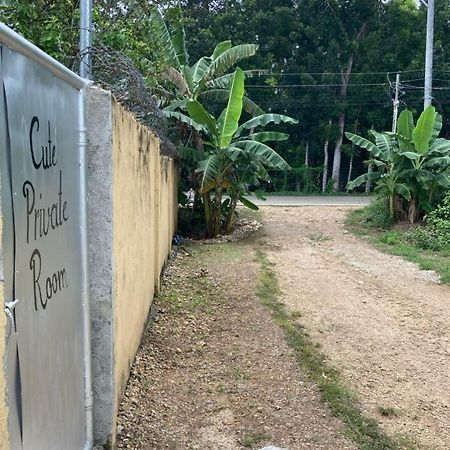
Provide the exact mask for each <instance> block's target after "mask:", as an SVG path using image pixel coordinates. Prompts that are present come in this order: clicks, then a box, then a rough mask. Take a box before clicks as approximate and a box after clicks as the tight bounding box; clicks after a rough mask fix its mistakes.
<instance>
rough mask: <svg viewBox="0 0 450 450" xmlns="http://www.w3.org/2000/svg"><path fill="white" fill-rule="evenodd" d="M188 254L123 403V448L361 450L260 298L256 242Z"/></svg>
mask: <svg viewBox="0 0 450 450" xmlns="http://www.w3.org/2000/svg"><path fill="white" fill-rule="evenodd" d="M190 251H194V257H189V256H184V257H183V258H182V259H177V260H176V261H175V263H174V264H173V265H172V266H171V267H170V268H169V270H168V271H167V273H166V276H165V280H164V283H163V294H164V295H163V298H162V299H160V300H158V301H157V306H158V309H159V313H158V316H157V321H156V322H155V323H154V324H153V325H152V326H149V327H148V328H147V330H146V332H145V335H144V338H143V341H142V346H141V348H140V350H139V353H138V355H137V357H136V361H135V364H134V365H133V368H132V375H131V378H130V381H129V383H128V387H127V390H126V393H125V398H124V400H123V402H122V405H121V407H120V412H119V417H118V430H119V435H118V442H117V447H118V448H119V449H122V448H129V449H155V450H160V449H166V448H167V449H177V450H178V449H179V450H186V449H198V450H238V449H261V448H262V447H265V446H268V445H275V446H277V447H281V448H287V449H289V450H300V449H310V450H311V449H318V450H319V449H323V450H345V449H349V450H354V449H355V447H354V445H353V444H352V443H350V442H348V441H347V440H346V439H345V438H344V437H343V435H342V424H341V423H340V422H339V420H337V419H336V418H334V417H332V416H331V414H330V412H329V411H328V409H327V408H326V406H324V404H323V403H322V402H321V400H320V394H319V392H318V389H317V387H316V386H315V385H314V384H313V383H311V382H310V381H309V380H308V379H307V378H306V377H305V375H304V374H303V373H301V371H300V370H299V369H298V366H297V364H296V362H295V358H294V356H293V354H292V352H291V350H290V348H289V347H288V345H287V344H286V342H285V340H284V337H283V332H282V330H281V329H280V328H279V327H278V325H277V324H276V323H275V322H274V320H273V319H272V317H271V313H270V311H269V309H268V308H266V307H265V306H263V305H262V303H261V301H260V300H259V299H258V298H257V297H256V295H255V290H256V284H257V278H258V271H259V266H258V263H256V262H255V251H254V244H252V243H251V242H249V241H241V242H237V243H228V244H226V245H223V244H222V245H220V244H219V245H217V244H215V245H203V246H200V247H198V248H197V249H195V248H194V250H192V248H190Z"/></svg>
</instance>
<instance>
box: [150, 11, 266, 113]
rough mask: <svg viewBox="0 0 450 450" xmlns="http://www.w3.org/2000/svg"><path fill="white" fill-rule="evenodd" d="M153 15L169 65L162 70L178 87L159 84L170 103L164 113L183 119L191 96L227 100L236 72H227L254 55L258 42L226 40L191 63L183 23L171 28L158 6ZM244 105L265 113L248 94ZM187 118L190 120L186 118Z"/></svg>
mask: <svg viewBox="0 0 450 450" xmlns="http://www.w3.org/2000/svg"><path fill="white" fill-rule="evenodd" d="M150 19H151V23H152V27H153V32H154V33H153V34H154V36H155V38H156V40H157V42H158V43H159V48H160V53H161V57H162V59H163V61H164V64H165V66H166V68H165V69H164V70H163V71H162V73H161V78H162V81H163V82H169V83H170V84H171V85H172V86H174V87H175V90H174V91H169V90H167V89H164V88H163V87H162V86H160V88H159V92H160V93H161V94H162V95H161V96H162V99H163V103H166V106H165V108H164V109H163V112H164V114H165V115H166V116H167V117H172V118H175V119H177V120H181V118H182V116H185V112H186V105H187V102H188V101H189V100H201V101H203V102H205V101H225V102H226V101H227V100H228V96H229V93H230V87H231V82H232V79H233V74H230V73H227V72H228V71H229V69H230V68H232V67H233V66H234V65H235V64H236V63H237V62H239V61H240V60H242V59H245V58H249V57H250V56H253V55H254V54H255V53H256V51H257V49H258V46H257V45H255V44H241V45H235V46H233V45H232V43H231V41H229V40H227V41H223V42H220V43H219V44H218V45H217V46H216V47H215V49H214V51H213V53H212V55H211V56H203V57H202V58H200V59H199V60H198V61H197V62H196V63H195V64H193V65H189V55H188V52H187V49H186V37H185V31H184V28H183V25H182V23H181V22H178V23H177V24H176V25H175V27H174V30H173V32H171V31H170V30H169V27H168V26H167V24H166V22H165V21H164V18H163V16H162V14H161V12H160V11H159V10H158V9H157V8H154V9H153V10H152V13H151V16H150ZM253 72H254V71H246V74H247V76H251V75H252V74H253ZM258 72H260V71H258ZM167 103H168V104H167ZM243 107H244V110H245V111H246V112H248V113H249V114H250V115H252V116H255V115H260V114H262V113H263V111H262V109H261V108H260V107H259V106H258V105H256V104H255V103H254V102H253V101H251V100H250V99H249V98H248V97H246V96H244V97H243ZM183 119H184V120H183V121H184V122H186V118H185V117H183Z"/></svg>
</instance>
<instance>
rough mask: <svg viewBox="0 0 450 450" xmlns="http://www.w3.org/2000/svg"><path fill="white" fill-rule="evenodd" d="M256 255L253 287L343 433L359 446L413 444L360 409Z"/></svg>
mask: <svg viewBox="0 0 450 450" xmlns="http://www.w3.org/2000/svg"><path fill="white" fill-rule="evenodd" d="M256 258H257V261H258V262H259V263H260V267H261V269H260V279H259V283H258V288H257V294H258V296H259V298H260V299H261V301H262V302H263V303H264V304H265V305H266V306H267V307H269V308H270V309H271V310H272V316H273V317H274V319H275V320H276V322H277V323H278V325H279V326H280V327H281V328H282V329H283V331H284V335H285V339H286V341H287V343H288V344H289V345H290V347H291V348H292V349H293V351H294V354H295V358H296V361H297V363H298V365H299V367H300V368H301V369H303V371H305V372H306V374H307V375H308V376H309V377H310V378H311V380H312V381H314V382H315V383H316V384H317V386H318V388H319V390H320V393H321V397H322V400H323V401H324V402H325V403H326V404H327V405H328V406H329V408H330V410H331V411H332V413H333V414H334V415H335V416H336V417H338V418H339V419H341V420H342V421H343V423H344V424H345V428H346V429H345V433H346V435H347V436H348V437H349V438H350V439H352V440H353V441H354V442H355V443H356V444H357V445H358V447H359V448H360V449H361V450H400V449H403V450H406V449H407V450H410V449H414V448H416V446H415V444H413V443H412V442H411V441H410V440H409V439H408V438H402V439H401V440H400V439H397V438H395V439H394V438H390V437H388V436H387V435H385V434H384V433H383V431H382V430H381V429H380V427H379V425H378V423H377V422H376V421H375V420H374V419H371V418H369V417H366V416H365V415H364V414H363V413H362V411H361V408H360V406H359V404H358V400H357V398H356V397H355V395H354V394H353V393H352V392H351V391H350V390H349V389H348V388H347V387H346V386H344V384H343V383H342V381H341V379H340V376H339V373H338V372H337V371H336V370H335V369H334V368H332V367H330V366H328V365H327V363H326V362H325V357H324V355H323V354H322V353H321V352H320V350H319V349H318V348H317V346H316V345H315V344H314V342H312V340H311V339H310V338H309V336H308V335H307V334H306V333H305V331H304V329H303V328H302V327H301V326H300V325H299V324H297V323H296V322H295V320H294V319H293V318H292V315H290V314H289V313H288V312H287V311H286V309H285V306H284V305H283V304H282V303H281V302H280V301H279V300H278V297H279V295H280V290H279V287H278V280H277V278H276V275H275V272H274V271H273V269H272V264H271V263H270V262H269V260H268V259H267V257H266V255H265V254H264V253H263V252H262V251H261V250H260V249H259V250H257V255H256Z"/></svg>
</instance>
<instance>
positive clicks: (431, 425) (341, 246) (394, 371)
mask: <svg viewBox="0 0 450 450" xmlns="http://www.w3.org/2000/svg"><path fill="white" fill-rule="evenodd" d="M348 210H349V208H348V207H339V208H337V207H304V208H280V207H276V208H275V207H264V208H263V213H264V218H265V221H266V228H265V231H266V233H267V236H266V238H265V244H266V248H267V251H268V254H269V257H270V259H271V260H272V261H273V262H274V263H275V269H276V272H277V273H278V276H279V280H280V285H281V288H282V290H283V292H284V295H283V301H284V302H285V303H286V305H288V307H289V308H290V309H291V310H293V311H300V312H301V314H302V316H301V318H300V319H299V321H300V322H301V323H302V325H304V326H305V327H306V328H307V329H308V330H309V332H310V334H311V336H312V338H313V340H316V341H318V342H319V343H320V344H321V345H322V349H323V351H324V353H325V354H326V355H327V357H328V359H329V363H330V364H332V365H333V366H335V367H337V368H338V369H339V371H340V372H341V373H342V375H343V378H344V380H345V381H346V383H347V384H348V385H349V386H351V387H352V388H353V389H354V390H355V391H357V393H358V394H359V398H360V399H361V401H362V405H363V408H364V410H365V411H366V412H367V413H368V414H369V415H371V416H373V417H375V418H376V419H377V420H379V421H380V422H381V423H382V426H383V428H384V429H385V430H386V431H387V432H388V433H389V434H391V435H394V434H396V433H403V434H405V435H408V436H410V437H412V438H414V439H416V440H417V441H418V442H419V448H421V449H422V448H434V449H442V450H444V449H445V450H446V449H449V448H450V364H449V362H450V287H449V286H446V285H440V284H439V282H438V279H437V276H436V275H435V274H434V273H432V272H426V271H420V270H419V269H418V268H417V267H416V266H415V265H414V264H412V263H409V262H405V261H404V260H402V259H400V258H398V257H395V256H390V255H386V254H383V253H381V252H379V251H377V250H376V249H373V248H372V247H371V246H370V245H369V244H367V243H365V242H364V241H362V240H360V239H358V238H355V237H353V236H352V235H350V234H348V233H347V232H346V231H345V230H344V226H343V221H344V218H345V215H346V212H347V211H348ZM380 408H384V410H383V411H384V412H385V415H383V414H381V410H380ZM388 412H389V413H388ZM335 448H339V447H335Z"/></svg>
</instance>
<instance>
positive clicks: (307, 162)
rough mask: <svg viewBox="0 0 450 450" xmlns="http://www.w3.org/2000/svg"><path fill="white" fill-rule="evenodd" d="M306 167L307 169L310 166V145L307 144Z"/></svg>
mask: <svg viewBox="0 0 450 450" xmlns="http://www.w3.org/2000/svg"><path fill="white" fill-rule="evenodd" d="M305 166H306V167H308V166H309V143H307V144H306V149H305Z"/></svg>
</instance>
